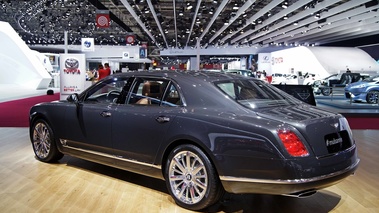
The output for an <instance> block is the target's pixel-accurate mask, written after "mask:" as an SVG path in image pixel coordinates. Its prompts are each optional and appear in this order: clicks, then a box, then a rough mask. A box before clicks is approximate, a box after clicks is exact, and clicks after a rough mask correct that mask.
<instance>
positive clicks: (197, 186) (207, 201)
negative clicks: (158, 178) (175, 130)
mask: <svg viewBox="0 0 379 213" xmlns="http://www.w3.org/2000/svg"><path fill="white" fill-rule="evenodd" d="M165 178H166V185H167V188H168V190H169V192H170V194H171V196H172V197H173V198H174V200H175V202H176V203H177V204H178V205H179V206H181V207H183V208H186V209H190V210H195V211H196V210H201V209H204V208H206V207H209V206H211V205H212V204H214V203H215V202H217V201H218V200H219V199H220V198H221V196H222V195H223V192H224V189H223V187H222V186H221V183H220V180H219V178H218V175H217V172H216V171H215V169H214V167H213V165H212V163H211V162H210V160H209V159H208V157H207V156H206V155H205V154H204V153H203V152H202V151H201V150H200V149H199V148H198V147H196V146H194V145H180V146H178V147H176V148H175V149H174V150H172V152H171V153H170V155H169V156H168V159H167V163H166V169H165Z"/></svg>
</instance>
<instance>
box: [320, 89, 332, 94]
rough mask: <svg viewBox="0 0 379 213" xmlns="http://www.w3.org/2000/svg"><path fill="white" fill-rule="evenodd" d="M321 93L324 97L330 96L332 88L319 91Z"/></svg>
mask: <svg viewBox="0 0 379 213" xmlns="http://www.w3.org/2000/svg"><path fill="white" fill-rule="evenodd" d="M321 93H322V94H323V95H324V96H329V95H330V94H332V88H322V89H321Z"/></svg>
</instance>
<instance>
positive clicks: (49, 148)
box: [31, 120, 63, 162]
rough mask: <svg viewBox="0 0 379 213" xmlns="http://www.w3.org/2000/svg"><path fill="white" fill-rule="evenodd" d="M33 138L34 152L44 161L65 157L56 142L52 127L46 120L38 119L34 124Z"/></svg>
mask: <svg viewBox="0 0 379 213" xmlns="http://www.w3.org/2000/svg"><path fill="white" fill-rule="evenodd" d="M31 140H32V145H33V150H34V154H35V155H36V157H37V159H38V160H40V161H43V162H54V161H57V160H59V159H61V158H62V157H63V154H62V153H61V152H59V150H58V148H57V145H56V143H55V138H54V134H53V131H52V129H51V127H50V126H49V125H48V124H47V122H46V121H44V120H37V121H36V122H34V124H33V128H32V131H31Z"/></svg>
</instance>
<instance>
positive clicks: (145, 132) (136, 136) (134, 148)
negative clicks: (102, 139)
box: [112, 78, 182, 170]
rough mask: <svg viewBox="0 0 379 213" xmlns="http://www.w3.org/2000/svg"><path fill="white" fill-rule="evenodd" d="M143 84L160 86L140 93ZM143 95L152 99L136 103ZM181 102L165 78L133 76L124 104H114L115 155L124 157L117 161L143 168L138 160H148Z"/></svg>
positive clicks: (171, 121)
mask: <svg viewBox="0 0 379 213" xmlns="http://www.w3.org/2000/svg"><path fill="white" fill-rule="evenodd" d="M147 83H148V84H150V85H156V83H159V84H160V88H155V89H153V88H150V93H147V92H146V93H144V91H143V89H144V85H146V84H147ZM155 92H160V93H161V94H155ZM151 93H154V94H151ZM164 94H165V96H164V98H163V95H164ZM143 98H151V99H152V100H150V101H144V102H143V103H142V102H139V100H141V99H143ZM181 104H182V102H181V99H180V97H179V95H178V91H177V90H176V87H175V86H174V85H173V84H172V83H170V82H169V81H168V80H165V79H164V80H163V79H141V78H139V79H136V82H135V84H134V86H133V90H132V92H131V93H130V97H129V98H128V100H127V102H126V104H125V105H124V106H121V105H120V106H119V107H118V109H117V112H116V113H117V116H115V117H114V119H113V123H112V125H113V131H112V136H113V141H114V148H115V150H116V151H115V152H116V155H117V157H119V158H121V159H125V160H124V161H119V162H117V163H119V164H123V165H121V166H123V167H124V166H127V167H129V168H131V167H134V169H137V170H138V169H143V167H139V164H138V162H140V163H148V164H150V163H152V162H153V161H154V159H155V157H156V156H155V155H156V153H157V150H158V148H159V146H160V145H161V143H162V140H163V139H164V137H165V135H166V132H167V131H168V130H169V128H170V125H172V124H173V123H174V119H175V115H176V113H177V112H178V111H180V109H181ZM130 160H131V161H132V163H130ZM136 163H137V164H136Z"/></svg>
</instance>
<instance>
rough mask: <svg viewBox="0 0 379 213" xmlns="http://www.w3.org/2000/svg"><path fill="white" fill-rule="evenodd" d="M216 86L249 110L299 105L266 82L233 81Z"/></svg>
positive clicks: (218, 83)
mask: <svg viewBox="0 0 379 213" xmlns="http://www.w3.org/2000/svg"><path fill="white" fill-rule="evenodd" d="M215 85H216V86H217V87H218V88H219V89H220V90H221V91H222V92H223V93H225V94H226V95H228V96H229V97H231V98H232V99H233V100H235V101H237V102H238V103H240V104H242V105H244V106H246V107H248V108H253V109H256V108H265V107H272V106H288V105H292V104H295V103H299V101H298V100H297V99H295V98H293V97H292V96H290V95H288V94H287V93H285V92H283V91H282V90H280V89H278V88H276V87H274V86H272V85H270V84H268V83H266V82H264V81H259V80H252V79H238V80H237V79H232V80H228V81H220V82H216V83H215Z"/></svg>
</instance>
